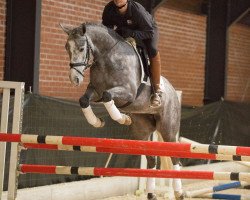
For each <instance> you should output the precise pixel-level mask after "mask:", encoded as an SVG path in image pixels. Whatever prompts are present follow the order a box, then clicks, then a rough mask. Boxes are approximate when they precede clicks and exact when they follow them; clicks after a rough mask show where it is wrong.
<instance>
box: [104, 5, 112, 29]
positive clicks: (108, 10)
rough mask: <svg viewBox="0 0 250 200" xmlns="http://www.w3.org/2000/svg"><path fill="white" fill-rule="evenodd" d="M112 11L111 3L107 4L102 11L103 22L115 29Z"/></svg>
mask: <svg viewBox="0 0 250 200" xmlns="http://www.w3.org/2000/svg"><path fill="white" fill-rule="evenodd" d="M111 18H112V11H111V8H110V6H109V5H107V6H105V8H104V10H103V13H102V24H103V25H104V26H106V27H108V28H111V29H114V24H112V23H111V22H112V20H111Z"/></svg>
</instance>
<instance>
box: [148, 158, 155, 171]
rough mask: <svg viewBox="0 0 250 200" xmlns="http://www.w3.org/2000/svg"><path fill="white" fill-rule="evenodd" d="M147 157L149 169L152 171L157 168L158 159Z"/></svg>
mask: <svg viewBox="0 0 250 200" xmlns="http://www.w3.org/2000/svg"><path fill="white" fill-rule="evenodd" d="M146 157H147V163H148V169H152V168H154V167H155V166H156V157H155V156H146Z"/></svg>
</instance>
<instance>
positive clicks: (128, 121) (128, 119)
mask: <svg viewBox="0 0 250 200" xmlns="http://www.w3.org/2000/svg"><path fill="white" fill-rule="evenodd" d="M124 117H125V122H124V125H127V126H129V125H131V124H132V120H131V118H130V117H129V116H128V115H125V116H124Z"/></svg>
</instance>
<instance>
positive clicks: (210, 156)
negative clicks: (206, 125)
mask: <svg viewBox="0 0 250 200" xmlns="http://www.w3.org/2000/svg"><path fill="white" fill-rule="evenodd" d="M23 146H24V147H25V148H31V149H48V150H64V149H63V148H59V147H58V145H53V144H27V143H25V144H23ZM67 151H71V150H67ZM72 151H73V150H72ZM96 152H99V153H115V154H130V155H148V156H170V157H177V158H195V159H208V160H216V154H202V153H190V152H182V151H159V150H155V151H151V150H141V149H122V148H104V147H97V148H96Z"/></svg>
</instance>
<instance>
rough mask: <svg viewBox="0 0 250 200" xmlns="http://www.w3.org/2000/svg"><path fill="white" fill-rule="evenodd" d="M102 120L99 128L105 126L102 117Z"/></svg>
mask: <svg viewBox="0 0 250 200" xmlns="http://www.w3.org/2000/svg"><path fill="white" fill-rule="evenodd" d="M100 121H101V126H100V127H99V128H102V127H104V126H105V121H104V120H103V119H102V118H100Z"/></svg>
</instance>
